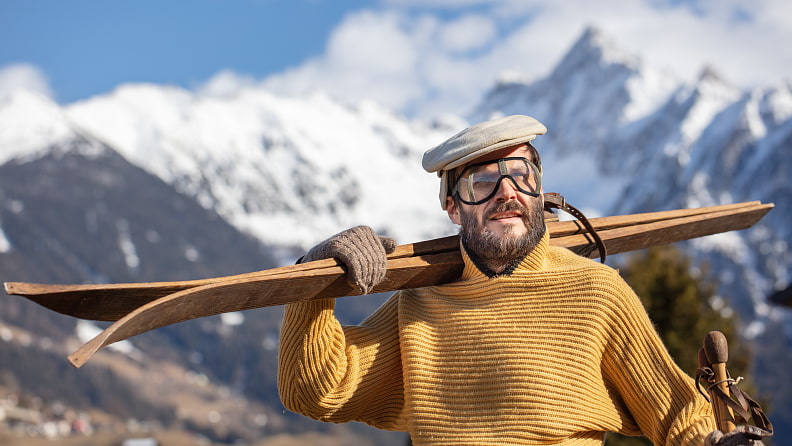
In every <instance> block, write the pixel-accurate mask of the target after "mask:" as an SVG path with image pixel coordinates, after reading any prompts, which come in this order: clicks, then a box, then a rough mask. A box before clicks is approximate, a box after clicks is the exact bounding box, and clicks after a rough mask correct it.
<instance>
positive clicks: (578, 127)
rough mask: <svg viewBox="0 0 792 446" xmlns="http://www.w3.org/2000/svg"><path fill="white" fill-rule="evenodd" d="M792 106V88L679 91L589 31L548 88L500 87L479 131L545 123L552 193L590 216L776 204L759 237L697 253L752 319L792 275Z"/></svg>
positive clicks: (711, 80) (718, 84)
mask: <svg viewBox="0 0 792 446" xmlns="http://www.w3.org/2000/svg"><path fill="white" fill-rule="evenodd" d="M790 103H792V101H791V100H790V82H785V83H781V84H779V85H775V86H771V87H766V88H757V89H754V90H751V91H741V90H739V89H737V88H735V87H734V86H732V85H730V84H729V83H727V82H725V81H724V80H722V79H721V78H720V77H719V76H718V75H717V74H716V73H715V71H714V70H713V69H712V68H707V69H705V70H704V71H703V72H702V74H701V75H700V77H699V79H698V80H697V81H696V82H695V83H694V84H693V85H685V84H680V83H679V82H677V80H676V79H675V77H674V76H672V75H669V74H667V73H663V72H660V71H656V70H653V69H652V68H651V67H648V66H645V65H644V64H643V63H642V62H641V60H640V59H638V58H636V57H634V56H631V55H629V54H625V53H623V52H622V51H619V50H618V48H617V47H616V46H615V45H614V44H613V43H612V42H609V41H608V40H607V38H606V37H603V35H602V33H600V32H598V31H596V30H594V29H589V30H587V31H586V32H585V33H584V35H583V36H582V37H581V38H580V39H579V40H578V42H577V43H576V44H575V45H573V47H572V49H571V50H570V51H569V52H568V53H567V55H566V56H565V57H564V58H563V59H562V61H561V62H560V63H559V64H558V66H557V67H556V68H555V70H554V71H553V72H552V73H551V74H550V75H549V76H548V77H546V78H544V79H540V80H538V81H535V82H518V81H510V82H502V83H500V84H498V85H496V86H495V87H494V88H493V90H492V91H490V92H489V94H488V95H487V96H486V97H485V99H484V100H483V101H482V103H481V104H480V106H479V107H478V108H477V109H476V110H475V112H474V113H473V114H472V120H474V121H477V120H480V119H486V118H489V117H492V116H499V115H506V114H518V113H519V114H528V115H532V116H535V117H537V118H538V119H539V120H540V121H542V122H543V123H545V124H546V125H547V127H548V134H547V135H545V136H544V137H542V138H539V139H537V141H536V145H537V147H538V148H539V151H540V153H542V156H543V166H544V168H545V174H544V177H543V179H544V180H545V184H546V188H545V190H553V191H557V192H561V193H563V194H564V195H566V196H567V198H568V199H569V201H570V202H571V203H573V204H575V205H576V206H578V207H581V208H583V209H584V210H585V211H587V212H588V213H590V214H592V215H598V214H622V213H634V212H646V211H657V210H663V209H673V208H680V207H699V206H710V205H716V204H727V203H734V202H738V201H753V200H761V201H763V202H773V203H775V204H776V209H774V210H773V211H772V212H771V213H770V214H769V215H768V216H766V217H765V219H763V221H762V222H760V224H759V225H757V226H756V227H755V228H752V229H751V230H750V231H743V232H739V233H729V234H720V235H718V236H713V237H707V238H703V239H699V240H695V241H694V242H692V243H691V244H690V246H691V247H692V252H693V253H695V254H697V255H699V256H700V257H702V259H706V260H707V261H709V262H712V263H715V264H716V265H717V267H718V268H717V269H716V271H718V273H719V274H720V277H719V278H720V279H721V282H722V284H723V285H724V286H726V287H729V288H730V291H731V292H732V293H733V294H735V295H736V296H738V297H737V298H736V299H737V301H735V302H732V303H733V304H734V305H736V306H737V307H738V308H739V309H740V310H742V311H744V312H745V313H746V319H747V320H753V319H754V317H757V316H758V317H763V316H767V315H768V314H769V313H770V312H769V310H768V309H767V307H766V304H765V299H766V296H767V295H768V294H769V293H770V292H772V291H773V290H774V289H778V288H781V287H783V286H785V285H786V284H787V283H789V281H790V274H792V268H790V265H792V257H790V254H789V253H788V241H789V240H792V232H791V231H790V228H789V226H788V224H787V223H786V217H787V216H788V215H790V207H792V203H790V194H789V188H790V186H789V184H790V183H789V179H788V177H789V172H791V171H792V164H791V163H792V161H791V160H790V150H789V147H790V146H792V144H791V143H792V133H790V129H791V128H792V120H791V119H790V114H791V113H790ZM740 299H744V300H742V301H740ZM745 299H747V300H745Z"/></svg>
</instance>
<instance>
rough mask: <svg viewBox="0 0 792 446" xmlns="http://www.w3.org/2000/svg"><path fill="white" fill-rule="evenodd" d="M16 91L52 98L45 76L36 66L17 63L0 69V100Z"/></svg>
mask: <svg viewBox="0 0 792 446" xmlns="http://www.w3.org/2000/svg"><path fill="white" fill-rule="evenodd" d="M18 90H27V91H33V92H36V93H39V94H42V95H44V96H46V97H48V98H52V97H53V93H52V89H51V88H50V86H49V81H48V80H47V76H45V75H44V73H43V72H42V71H41V70H39V69H38V68H37V67H36V66H34V65H30V64H24V63H19V64H12V65H6V66H3V67H0V100H2V99H4V98H6V97H8V96H9V95H10V94H12V93H13V92H15V91H18Z"/></svg>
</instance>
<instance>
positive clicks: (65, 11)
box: [0, 0, 792, 115]
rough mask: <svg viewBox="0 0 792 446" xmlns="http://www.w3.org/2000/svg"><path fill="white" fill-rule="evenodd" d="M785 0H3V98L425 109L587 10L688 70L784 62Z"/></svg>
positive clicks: (544, 58)
mask: <svg viewBox="0 0 792 446" xmlns="http://www.w3.org/2000/svg"><path fill="white" fill-rule="evenodd" d="M789 3H792V2H788V1H786V0H754V1H752V2H750V8H749V7H748V3H747V2H744V1H737V0H682V1H680V0H632V1H624V0H500V1H496V0H190V1H187V0H184V1H176V0H171V1H165V0H159V1H155V0H134V1H129V0H124V1H122V0H112V1H109V0H3V1H2V2H0V42H2V43H0V98H2V97H3V95H4V94H7V92H9V91H13V90H14V89H18V88H27V89H33V90H38V91H40V92H42V93H44V94H47V95H49V96H50V97H52V98H53V99H55V100H56V101H58V102H60V103H71V102H74V101H77V100H82V99H86V98H89V97H91V96H94V95H99V94H105V93H109V92H110V91H112V90H113V88H115V87H117V86H119V85H121V84H123V83H128V82H149V83H156V84H167V85H177V86H180V87H182V88H187V89H190V90H194V91H196V92H200V91H213V92H218V91H226V92H230V91H233V90H234V88H238V86H240V85H265V86H267V87H269V88H271V89H273V90H276V91H279V92H283V93H287V94H291V93H299V92H304V91H308V90H311V89H323V90H326V91H329V92H332V93H333V94H336V95H338V96H341V97H346V98H349V99H352V100H357V99H362V98H369V99H373V100H376V101H378V102H380V103H382V104H384V105H386V106H388V107H390V108H393V109H394V110H396V111H399V112H404V113H407V114H424V115H431V114H437V113H443V112H449V111H452V112H459V111H460V110H464V109H466V108H469V107H471V106H472V105H473V104H474V103H475V101H476V100H477V99H478V98H479V97H480V95H481V94H482V93H483V92H484V91H485V90H486V89H487V88H489V87H490V86H491V85H492V84H493V82H494V81H495V80H496V79H498V78H499V77H501V76H504V75H505V74H506V73H510V74H511V75H519V76H522V77H526V78H536V77H541V76H543V75H546V74H547V73H548V71H549V70H550V69H551V68H552V67H553V65H554V64H555V63H557V62H558V59H559V58H560V57H561V56H562V55H563V53H564V52H565V51H566V50H567V49H568V48H569V46H570V45H571V44H572V43H573V42H574V41H575V40H576V39H577V38H578V37H579V36H580V35H581V34H582V32H583V30H584V29H585V27H586V26H588V25H594V26H597V27H598V28H599V29H601V30H602V31H603V32H604V33H605V34H607V36H608V37H609V38H610V39H611V40H613V41H614V42H615V43H616V44H617V45H618V46H619V47H621V48H622V49H624V50H625V51H627V52H629V53H631V54H636V55H640V56H641V57H642V58H643V59H644V60H645V62H647V63H648V64H650V65H653V66H655V67H657V68H660V69H667V70H668V71H671V72H673V73H675V74H676V75H678V76H680V77H681V78H682V79H686V80H692V79H693V78H695V76H696V75H697V73H699V72H700V71H701V70H702V68H703V67H704V66H705V65H711V66H713V67H714V68H715V70H716V71H718V72H719V73H720V74H721V75H722V77H724V78H725V79H726V80H729V81H731V82H733V83H735V84H736V85H739V86H743V87H750V86H756V85H763V84H770V83H773V82H778V81H780V80H781V79H784V78H789V77H792V49H790V48H792V47H790V45H788V44H787V42H790V41H792V6H789V5H788V4H789Z"/></svg>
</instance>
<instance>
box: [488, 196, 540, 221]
mask: <svg viewBox="0 0 792 446" xmlns="http://www.w3.org/2000/svg"><path fill="white" fill-rule="evenodd" d="M509 211H516V212H519V213H520V215H521V216H522V218H526V217H527V216H528V215H530V213H531V211H530V210H528V208H527V207H525V206H523V205H522V204H520V203H519V202H517V201H514V200H510V201H505V202H503V203H501V204H499V205H497V206H495V208H494V209H492V210H491V211H489V212H487V219H489V218H491V217H492V216H493V215H495V214H499V213H501V212H509Z"/></svg>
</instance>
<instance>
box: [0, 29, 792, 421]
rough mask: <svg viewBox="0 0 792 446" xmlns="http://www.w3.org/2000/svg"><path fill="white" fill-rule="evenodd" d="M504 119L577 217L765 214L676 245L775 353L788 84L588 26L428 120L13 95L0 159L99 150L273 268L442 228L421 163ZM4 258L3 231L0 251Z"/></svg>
mask: <svg viewBox="0 0 792 446" xmlns="http://www.w3.org/2000/svg"><path fill="white" fill-rule="evenodd" d="M508 114H527V115H531V116H534V117H536V118H537V119H539V120H540V121H542V122H543V123H544V124H545V125H546V126H547V127H548V129H549V131H548V134H547V135H544V136H542V137H539V138H537V140H536V141H535V143H536V146H537V147H538V149H539V151H540V153H541V154H542V157H543V168H544V171H545V172H544V177H543V178H544V182H545V191H555V192H560V193H563V194H564V195H565V196H566V197H567V198H568V200H569V201H570V202H571V203H572V204H574V205H575V206H577V207H579V208H581V209H583V210H584V211H585V212H586V213H587V215H589V216H597V215H606V214H623V213H634V212H645V211H658V210H665V209H673V208H681V207H698V206H707V205H714V204H725V203H733V202H739V201H753V200H760V201H763V202H768V203H769V202H772V203H775V206H776V208H775V209H774V210H773V211H771V212H770V214H768V215H767V216H766V217H765V218H764V219H763V220H762V221H761V222H760V223H759V224H758V225H757V226H756V227H754V228H752V229H750V230H747V231H741V232H739V233H729V234H722V235H718V236H712V237H707V238H704V239H699V240H695V241H693V242H691V243H689V244H688V245H687V246H688V248H689V250H690V252H691V253H693V254H695V255H697V256H699V257H700V258H701V259H704V260H706V261H708V262H710V263H711V264H712V265H713V268H712V269H713V271H714V272H716V273H717V274H718V277H719V279H720V280H721V283H722V285H723V288H724V289H723V290H722V291H723V292H724V294H725V295H727V296H728V297H729V298H730V299H731V303H732V306H733V307H734V308H735V309H737V311H739V312H740V313H741V314H742V315H743V317H742V318H741V320H742V322H743V323H744V325H745V327H746V329H745V333H746V335H748V336H750V337H753V338H755V339H758V340H761V339H762V337H763V336H772V335H773V334H772V333H768V332H767V327H769V326H773V327H784V329H785V332H786V333H785V334H786V338H785V340H784V342H785V344H784V346H785V348H786V349H787V351H788V350H789V346H790V345H792V316H790V315H789V314H788V313H786V312H783V310H780V309H778V308H773V307H770V306H769V305H768V304H767V303H766V296H767V295H768V294H770V293H771V292H772V291H773V290H775V289H780V288H783V287H786V286H787V285H788V284H789V283H790V281H792V253H790V250H789V243H790V241H792V228H790V226H789V225H788V224H787V222H786V220H787V218H788V217H789V215H790V214H791V211H792V198H790V197H792V194H790V192H791V191H792V182H790V180H789V175H790V173H792V80H787V81H784V82H780V83H778V84H775V85H768V86H764V87H758V88H755V89H752V90H749V91H745V90H742V89H739V88H737V87H734V86H732V85H730V84H729V83H728V82H726V81H724V80H722V79H721V78H720V77H719V76H718V75H717V74H716V72H715V70H714V69H712V68H708V69H706V70H704V71H703V72H702V73H701V76H700V77H699V79H698V80H697V81H696V82H694V83H693V84H685V83H683V82H681V81H680V80H679V79H678V78H676V76H675V75H674V74H673V73H671V72H668V71H661V70H657V69H654V68H653V67H650V66H648V65H647V64H646V63H645V62H644V61H642V60H641V59H640V57H638V56H635V55H632V54H627V53H625V52H624V51H622V50H620V49H619V47H618V45H617V44H614V43H613V42H610V41H609V40H608V38H607V36H605V35H604V34H603V33H601V32H599V31H597V30H595V29H593V28H592V29H588V30H586V31H585V32H584V34H583V35H582V37H581V38H580V39H579V40H578V41H577V43H576V44H575V45H574V46H573V47H572V48H571V49H570V51H569V52H568V53H567V54H566V55H565V57H564V58H562V60H561V61H560V62H559V64H558V65H557V66H556V67H555V69H554V70H553V71H552V72H551V73H549V74H548V76H547V77H545V78H543V79H539V80H536V81H518V80H514V79H511V80H508V81H506V80H504V81H502V82H500V83H499V84H497V85H495V86H494V87H493V88H492V90H491V91H489V92H488V93H487V94H486V95H485V97H484V98H483V99H482V101H481V103H480V105H479V106H478V107H477V108H476V109H475V110H474V111H473V112H472V113H470V114H469V115H468V116H464V117H454V116H448V117H444V118H443V119H442V120H438V121H435V122H421V121H417V120H411V119H407V118H404V117H400V116H398V115H395V114H394V113H392V112H390V111H388V110H385V109H383V108H382V107H379V106H377V105H376V104H373V103H369V102H362V103H356V104H347V103H343V102H342V101H339V100H338V99H336V98H333V97H331V96H329V95H327V94H324V93H321V92H316V93H314V94H311V95H307V96H301V97H283V96H279V95H276V94H273V93H272V92H267V91H265V90H263V89H261V88H258V87H244V88H240V89H239V90H238V91H236V92H233V93H226V94H224V95H222V96H211V95H206V94H201V93H195V92H190V91H187V90H182V89H178V88H174V87H164V86H158V85H123V86H120V87H119V88H117V89H116V90H115V91H113V92H111V93H109V94H107V95H103V96H99V97H95V98H92V99H89V100H86V101H83V102H79V103H75V104H70V105H67V106H59V105H57V104H55V103H52V102H51V101H49V100H47V99H45V98H41V97H37V96H34V95H31V94H29V93H20V94H17V95H15V96H13V97H11V98H10V99H9V100H7V101H5V102H4V103H0V165H2V164H4V163H7V162H11V161H14V162H22V161H25V160H35V159H37V158H40V157H44V156H47V154H49V153H52V151H53V150H54V151H60V152H69V151H78V152H80V154H81V155H83V156H92V153H94V152H95V153H96V154H99V153H105V152H103V151H104V150H106V149H108V148H109V149H111V150H114V151H115V152H117V153H118V154H120V155H121V156H122V157H123V158H125V159H126V160H127V161H128V162H130V163H132V164H133V165H135V166H137V167H139V168H142V169H143V170H145V171H146V172H148V173H149V174H152V175H154V176H156V177H158V178H159V179H160V180H162V181H163V182H165V183H167V184H168V185H170V186H171V187H173V188H175V189H176V190H177V191H178V192H180V193H182V194H184V195H185V196H188V197H192V198H193V199H194V200H195V201H197V202H198V203H200V205H201V206H203V207H204V208H206V209H207V210H212V211H214V212H216V213H217V214H219V215H220V216H222V217H223V218H224V219H225V220H226V221H228V222H230V223H231V224H232V225H233V226H235V227H236V228H237V229H238V230H239V231H241V232H243V233H247V234H250V235H253V236H255V237H256V238H258V239H259V240H261V241H262V242H264V244H266V245H268V246H272V247H275V248H279V249H280V250H281V251H280V252H279V253H277V254H279V258H280V261H281V262H282V263H287V262H290V261H293V259H294V258H296V257H297V256H298V255H299V252H300V251H301V250H304V249H306V248H308V247H310V246H311V245H313V244H314V243H316V242H317V241H319V240H321V239H323V238H325V237H327V236H329V235H331V234H333V233H335V232H337V231H339V230H342V229H345V228H347V227H351V226H354V225H358V224H367V225H370V226H372V227H373V228H375V229H376V230H377V231H378V232H380V233H383V234H387V235H390V236H393V237H395V238H396V239H397V240H398V241H399V242H400V243H408V242H412V241H417V240H422V239H427V238H434V237H439V236H443V235H447V234H449V233H451V232H452V231H454V228H453V227H452V225H450V223H449V222H448V219H447V217H446V216H445V215H444V213H443V212H442V211H441V209H440V207H439V203H438V201H437V188H438V185H439V184H438V183H439V182H438V180H437V177H436V176H434V175H432V174H427V173H426V172H424V171H423V170H422V169H421V167H420V165H421V164H420V160H421V156H422V154H423V152H424V151H425V150H427V149H428V148H430V147H432V146H434V145H435V144H437V143H439V142H441V141H443V140H444V139H445V138H447V137H449V136H451V135H452V134H454V133H456V132H457V131H459V130H461V129H462V128H464V127H465V126H466V125H467V124H468V123H474V122H478V121H481V120H484V119H489V118H491V117H494V116H501V115H508ZM74 141H81V143H80V144H75V143H74ZM0 192H1V191H0ZM6 206H13V204H6ZM4 234H5V235H4ZM14 249H15V241H14V239H13V237H11V236H10V235H9V233H8V232H5V233H4V232H3V221H2V220H1V219H0V253H3V252H13V250H14ZM782 339H784V338H782ZM782 348H784V347H782ZM788 400H789V401H792V395H789V396H788ZM787 404H788V405H789V406H792V403H789V402H787Z"/></svg>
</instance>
